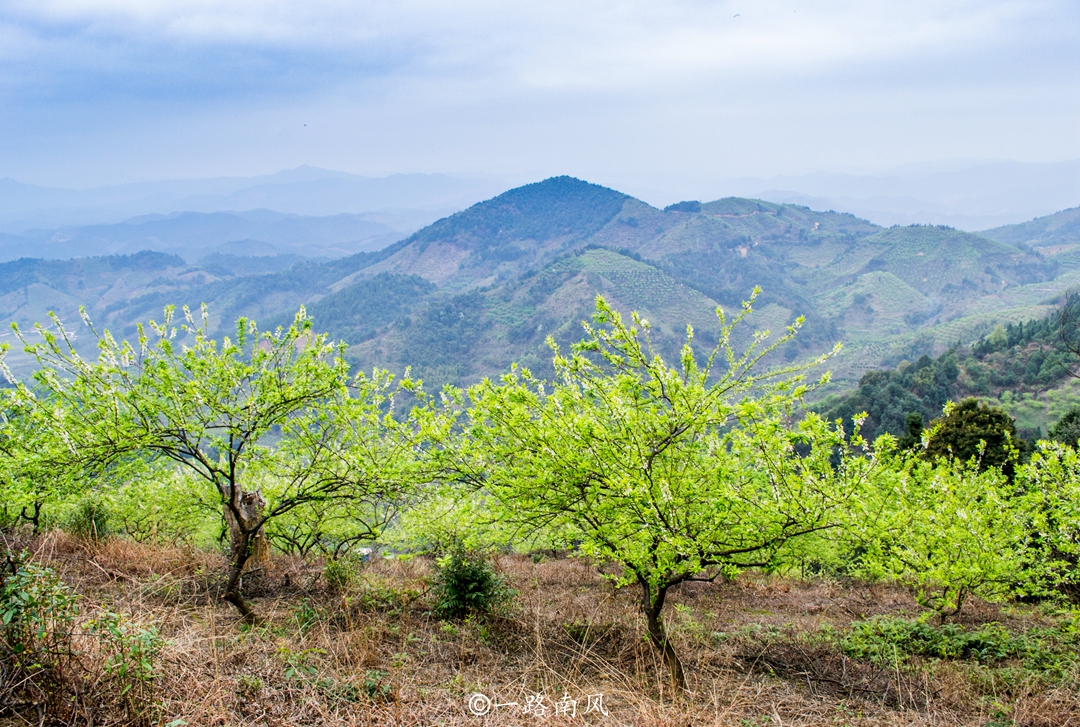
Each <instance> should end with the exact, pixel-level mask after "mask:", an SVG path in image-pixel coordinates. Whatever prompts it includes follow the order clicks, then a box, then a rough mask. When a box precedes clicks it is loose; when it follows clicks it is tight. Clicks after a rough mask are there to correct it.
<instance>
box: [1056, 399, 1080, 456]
mask: <svg viewBox="0 0 1080 727" xmlns="http://www.w3.org/2000/svg"><path fill="white" fill-rule="evenodd" d="M1049 434H1050V439H1052V440H1054V441H1055V442H1061V443H1062V444H1067V445H1069V446H1070V447H1074V448H1075V447H1076V443H1077V441H1080V407H1073V408H1072V409H1070V410H1069V411H1067V412H1065V414H1064V415H1062V417H1061V419H1058V421H1057V423H1056V424H1054V426H1052V427H1050V432H1049Z"/></svg>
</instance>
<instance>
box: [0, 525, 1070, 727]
mask: <svg viewBox="0 0 1080 727" xmlns="http://www.w3.org/2000/svg"><path fill="white" fill-rule="evenodd" d="M26 545H28V547H30V548H31V549H32V550H33V552H34V554H35V555H34V557H35V558H36V559H37V561H38V562H40V563H43V564H47V565H49V566H51V567H52V568H54V569H56V570H57V571H58V572H59V573H60V574H61V575H62V577H63V579H64V580H65V581H66V582H67V583H68V584H70V585H71V586H72V587H73V588H74V589H75V590H76V591H77V592H78V593H79V594H80V597H81V600H80V617H79V618H80V622H79V623H80V624H84V623H85V621H86V619H90V618H93V616H94V614H95V613H98V612H100V611H101V610H102V609H110V610H112V611H114V612H117V613H120V614H122V615H124V616H125V617H127V618H129V619H130V620H131V621H132V622H134V623H136V624H142V625H151V624H153V625H156V627H157V628H158V629H159V630H160V633H161V636H162V637H164V639H166V642H165V645H164V647H163V649H162V651H161V653H160V656H159V659H158V663H157V664H156V673H157V678H156V679H155V680H154V681H153V683H152V689H150V690H147V691H146V692H145V693H138V694H137V695H135V693H134V692H133V693H129V694H128V695H121V694H120V691H121V690H120V688H119V686H118V685H117V683H116V680H115V679H114V678H112V677H110V676H109V675H108V674H106V673H105V672H104V671H103V668H102V664H103V662H104V656H103V655H102V654H101V653H100V647H99V645H98V640H97V639H96V638H95V637H94V636H92V635H91V634H90V633H89V632H88V631H87V630H86V629H79V628H77V629H76V633H77V635H76V638H75V647H76V653H77V656H76V657H75V658H74V659H73V660H72V662H71V663H70V664H69V665H68V666H67V668H66V669H65V671H64V674H63V675H62V678H61V679H60V680H59V682H58V683H59V686H57V687H56V688H57V690H58V692H59V696H58V698H57V699H56V700H54V703H52V704H51V705H49V706H48V707H42V708H38V707H34V706H32V705H23V706H22V707H16V708H9V709H8V710H7V713H8V716H6V717H0V725H2V726H3V727H8V726H9V725H11V726H14V725H39V724H40V725H44V724H78V725H94V726H101V725H110V724H135V723H142V724H153V725H172V726H173V727H179V725H182V724H187V725H235V726H239V725H272V726H278V725H282V726H285V725H386V726H388V727H412V726H416V727H420V726H427V725H454V726H461V727H466V726H468V727H510V726H513V725H517V726H520V727H527V726H529V725H553V726H555V727H558V726H559V725H634V726H641V727H652V726H655V727H661V726H664V727H667V726H670V727H675V726H677V725H678V726H680V727H682V726H687V725H732V726H734V727H765V726H766V725H776V726H777V727H780V726H784V727H795V726H796V725H853V726H854V725H863V726H867V727H869V726H870V725H911V726H915V725H993V726H995V727H1001V726H1003V725H1032V726H1034V725H1048V726H1049V725H1055V726H1064V725H1075V724H1080V691H1078V687H1077V684H1078V683H1080V679H1078V675H1077V674H1076V673H1075V669H1074V671H1073V672H1072V673H1070V674H1065V675H1064V676H1061V677H1059V678H1055V679H1047V678H1043V677H1039V676H1038V675H1033V674H1029V673H1027V672H1025V670H1024V669H1023V664H1016V663H1012V664H1010V663H1004V664H1001V663H998V664H995V665H993V666H992V667H991V666H988V665H986V664H980V663H979V662H978V661H975V660H961V659H952V660H948V659H946V660H932V659H923V658H921V657H919V658H917V657H912V658H911V659H910V660H908V661H907V662H905V663H904V665H903V668H900V667H895V668H894V667H879V666H875V665H874V664H873V663H871V662H869V661H864V660H858V659H853V658H849V657H847V656H845V655H844V654H843V652H842V651H841V650H840V649H839V648H838V647H837V645H836V643H835V641H836V637H835V634H836V633H842V632H843V631H844V629H846V628H847V627H848V625H849V624H850V623H852V622H853V621H856V620H861V619H864V618H867V617H870V616H873V615H877V614H888V615H907V616H912V617H914V616H915V615H917V614H918V613H919V609H918V607H917V606H916V605H915V603H914V602H913V601H912V599H911V597H910V596H909V595H908V593H907V592H906V591H904V590H903V589H900V588H898V587H893V586H889V585H883V584H864V583H859V582H851V581H838V580H835V579H817V580H799V579H793V578H781V577H773V576H763V575H757V574H743V575H742V576H740V577H739V578H738V580H737V581H734V582H728V583H717V584H704V583H692V584H684V585H683V586H682V587H681V588H679V589H676V591H675V592H674V593H673V594H671V596H669V601H668V603H669V605H668V607H667V610H666V615H667V622H668V625H669V629H670V631H671V632H672V633H673V635H674V639H675V641H676V644H677V648H678V650H679V652H680V654H681V655H682V658H683V660H684V663H685V667H686V672H687V679H688V687H689V693H688V694H686V695H684V696H676V695H673V694H672V693H671V691H670V688H669V687H668V685H667V683H666V672H665V670H664V669H663V668H662V666H661V665H660V664H659V663H658V659H657V656H656V654H655V652H654V650H653V649H652V647H651V646H650V644H649V643H648V642H647V641H646V634H645V629H644V620H643V618H642V617H641V615H640V613H639V611H638V607H637V600H636V595H637V594H636V591H634V590H633V589H624V590H621V591H615V590H614V589H613V588H612V586H611V584H610V583H608V582H606V581H605V580H603V579H602V578H601V577H600V576H599V575H598V573H597V571H596V569H595V568H591V567H589V566H588V565H587V564H586V563H583V562H580V561H578V560H574V559H565V558H562V559H560V558H548V559H545V560H541V561H540V562H534V561H535V560H536V559H531V558H529V557H526V556H503V557H501V558H500V559H499V561H498V567H499V569H500V570H501V571H502V572H503V573H504V574H506V575H507V576H509V577H510V578H511V579H512V581H513V585H514V588H515V589H516V590H517V595H516V597H515V598H514V600H513V603H512V605H511V606H510V607H509V608H508V609H507V610H506V611H505V613H503V614H501V615H499V616H494V617H489V618H485V619H481V620H466V621H465V622H454V623H451V622H447V621H440V620H439V619H437V618H435V617H434V616H432V615H431V613H430V598H429V594H428V593H427V588H428V585H427V583H428V581H427V577H428V575H429V572H430V568H431V562H430V561H429V560H427V559H425V558H414V559H411V560H400V559H389V560H384V559H379V558H376V559H374V560H373V561H372V562H370V563H368V564H366V565H364V566H363V568H362V569H361V570H359V572H358V574H357V577H356V579H355V581H354V582H353V583H352V584H350V585H348V586H345V587H342V588H337V589H335V588H331V587H330V586H329V585H328V584H327V583H326V581H325V578H323V576H322V569H321V564H320V563H318V562H308V561H302V560H299V559H293V558H286V557H282V556H274V557H273V558H272V560H271V561H270V563H269V564H268V565H267V566H266V568H265V569H264V570H263V571H262V572H255V573H252V574H250V575H249V576H247V582H246V583H245V589H246V591H247V593H248V594H250V595H251V596H252V600H253V602H254V603H255V605H256V606H257V608H258V609H259V610H260V611H261V613H262V614H263V615H264V616H265V617H266V623H265V624H264V625H261V626H258V627H255V628H253V629H247V628H242V627H241V625H240V623H239V621H238V619H237V617H236V614H235V612H234V611H233V610H232V609H231V607H230V606H228V605H227V604H225V603H223V602H222V601H221V600H220V598H219V594H218V588H219V586H220V584H221V582H222V572H223V569H224V566H225V562H224V559H223V558H222V557H221V556H219V555H216V554H213V553H207V552H203V551H198V550H191V549H182V548H168V547H160V546H150V545H140V544H137V543H134V542H131V541H126V540H109V541H105V542H101V543H86V542H82V541H79V540H77V539H75V538H72V537H70V536H66V535H64V534H62V533H53V534H51V535H49V536H46V537H44V538H41V539H39V540H36V541H33V542H29V543H27V544H26ZM1053 618H1054V616H1053V615H1052V614H1051V613H1050V612H1049V611H1048V610H1047V609H1046V608H1045V607H1038V606H1022V605H1012V606H1000V605H995V604H988V603H982V602H978V601H976V602H974V603H972V604H971V605H970V607H969V608H968V609H967V611H966V614H965V616H964V624H965V625H967V626H969V627H976V626H978V625H981V624H985V623H989V622H998V623H1001V624H1002V625H1004V626H1005V627H1007V628H1009V629H1010V630H1013V629H1016V630H1023V629H1026V628H1034V627H1037V626H1039V625H1045V624H1048V623H1051V621H1052V619H1053ZM830 634H832V636H830ZM1018 675H1019V676H1018ZM474 693H482V694H484V695H486V696H487V697H489V698H494V699H496V700H497V701H498V702H499V703H512V702H516V703H518V705H519V707H502V708H498V709H496V708H492V709H491V711H490V712H489V713H488V714H486V715H483V716H477V715H475V714H473V713H471V712H470V711H469V708H468V702H469V698H470V696H471V695H472V694H474ZM537 694H539V695H542V696H543V704H544V705H545V706H546V707H547V712H546V714H543V715H540V714H535V713H523V712H522V710H521V706H522V705H525V704H526V703H527V700H528V699H529V698H530V697H534V696H535V695H537ZM599 694H602V695H603V707H604V709H605V711H607V713H608V714H607V715H606V716H605V715H603V714H600V713H598V712H597V711H595V709H594V711H593V712H591V713H590V714H587V715H586V714H583V712H584V711H585V708H586V707H587V701H588V700H587V696H588V695H599ZM133 695H134V696H133ZM564 695H568V696H569V697H570V698H573V699H576V700H577V702H578V703H577V713H576V715H575V716H572V717H571V716H567V715H558V716H556V715H554V714H553V711H552V710H553V707H554V706H555V704H554V703H555V702H556V700H558V699H559V698H561V697H563V696H564Z"/></svg>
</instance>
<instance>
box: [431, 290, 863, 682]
mask: <svg viewBox="0 0 1080 727" xmlns="http://www.w3.org/2000/svg"><path fill="white" fill-rule="evenodd" d="M755 295H756V291H755ZM751 302H752V299H751ZM751 302H748V303H745V304H744V307H743V310H742V311H741V313H740V314H739V315H738V316H737V317H736V318H735V319H734V320H733V321H730V322H729V321H728V319H727V318H725V316H724V314H723V312H722V311H721V310H719V309H718V311H717V313H718V316H719V319H720V327H721V331H722V333H721V338H720V342H719V345H718V346H717V347H716V348H715V349H713V350H712V351H711V352H710V353H707V354H706V355H705V356H704V357H702V358H699V354H698V352H695V351H694V349H693V347H692V343H693V331H692V330H689V329H688V335H687V341H686V344H685V345H684V346H683V348H682V351H681V357H680V360H679V361H678V363H677V364H676V365H674V366H671V365H668V364H667V363H666V362H665V361H664V360H663V359H662V358H661V357H660V356H659V355H657V354H656V353H655V351H654V350H653V348H652V345H651V342H650V339H649V325H648V323H647V322H646V321H644V320H642V319H641V318H640V317H639V316H638V315H637V314H634V315H633V323H632V325H627V324H626V323H624V322H623V320H622V318H621V316H620V315H619V313H618V312H616V311H615V310H614V309H613V308H612V307H611V306H610V305H609V304H608V303H607V302H605V301H604V299H603V298H597V311H596V315H595V318H594V319H595V322H596V326H595V327H594V326H590V325H588V324H585V330H586V334H587V335H586V339H585V340H584V341H582V342H581V343H579V344H576V345H575V346H574V348H573V351H572V353H571V355H569V356H564V355H562V354H561V353H560V352H559V350H558V348H557V347H556V346H555V344H554V342H553V341H549V344H550V345H552V347H553V348H555V359H554V366H555V371H556V380H555V381H554V383H550V384H549V383H545V382H543V381H540V380H538V379H536V378H534V377H533V375H532V374H531V373H530V372H529V371H527V370H525V369H521V368H513V369H512V370H511V372H510V373H509V374H507V375H506V376H504V377H503V378H502V380H501V382H500V383H496V382H492V381H490V380H485V381H484V382H482V383H480V384H478V385H476V386H474V387H472V388H470V389H469V391H468V394H467V397H466V399H467V401H468V402H469V403H471V407H470V408H468V409H467V410H466V413H465V419H464V424H465V426H464V428H465V430H466V434H467V437H468V438H469V440H470V442H471V444H467V445H456V446H453V445H452V446H450V447H447V448H446V450H447V456H448V457H450V459H451V460H452V461H451V462H450V463H449V466H450V468H451V469H452V470H453V471H454V472H455V473H456V475H457V476H459V477H461V478H462V479H463V480H464V481H466V482H468V483H469V484H471V485H472V486H473V487H475V488H476V490H477V492H478V493H479V494H480V497H481V498H482V499H483V500H484V501H485V502H486V503H489V506H490V507H492V508H493V510H494V511H495V512H496V513H497V517H498V518H499V519H500V520H501V521H502V522H503V524H505V525H510V526H513V527H517V528H518V529H519V530H520V531H521V532H522V533H535V532H537V531H547V532H549V533H550V532H554V533H558V534H560V535H561V536H562V537H563V538H564V539H565V542H566V543H567V544H569V543H576V544H577V545H578V546H579V548H580V551H581V552H582V553H583V554H585V555H587V556H591V557H592V558H594V559H595V560H596V561H597V562H598V563H599V564H609V566H610V565H611V564H616V565H617V566H618V569H617V572H616V573H615V574H609V576H608V577H610V578H612V579H614V580H615V581H616V583H617V584H618V585H620V586H624V585H631V584H635V585H636V586H637V587H638V588H640V594H641V595H640V598H641V607H642V610H643V612H644V615H645V618H646V621H647V626H648V633H649V638H650V640H651V641H652V643H653V645H654V646H655V647H656V648H657V649H658V651H659V652H660V653H661V655H662V658H663V660H664V662H665V664H666V666H667V668H668V670H669V672H670V677H671V681H672V683H673V685H674V686H676V688H678V689H681V688H683V687H684V684H685V681H684V675H683V667H682V664H681V662H680V660H679V657H678V655H677V653H676V651H675V648H674V646H673V645H672V643H671V641H670V640H669V638H668V635H667V632H666V630H665V627H664V621H663V617H662V612H663V608H664V602H665V599H666V596H667V594H668V591H669V589H670V588H671V587H672V586H675V585H676V584H679V583H682V582H684V581H693V580H707V581H712V580H714V579H715V578H717V577H718V576H720V575H727V576H731V575H733V574H734V573H736V572H737V571H738V570H739V569H741V568H751V567H772V566H776V565H777V564H778V562H779V561H778V558H779V557H780V554H781V552H782V549H783V546H784V545H785V543H787V542H788V541H789V540H790V539H791V538H795V537H797V536H800V535H804V534H808V533H813V532H816V531H821V530H823V529H825V528H829V527H831V526H833V525H835V524H837V523H838V522H840V520H841V519H842V513H843V509H844V503H845V502H846V501H847V500H848V498H850V497H851V496H852V494H853V493H854V492H855V491H856V490H857V489H858V488H859V486H860V484H861V482H862V480H863V479H864V478H865V477H866V475H867V473H868V472H869V471H870V470H871V469H872V468H873V466H874V458H873V456H872V455H871V456H870V457H862V456H858V457H851V456H849V455H848V451H849V450H848V448H847V447H848V445H846V444H845V441H844V436H843V433H842V432H840V431H838V430H837V429H835V428H834V427H832V426H830V425H829V424H828V423H827V422H825V421H823V420H822V419H821V418H820V417H818V416H816V415H814V414H808V415H807V416H805V417H804V418H802V419H801V421H800V422H799V424H797V425H795V424H792V415H794V414H796V413H798V412H799V406H800V403H801V399H802V397H803V395H804V394H805V392H806V391H807V385H806V384H804V383H803V382H802V381H801V378H800V376H798V375H797V374H798V372H799V371H800V369H797V368H794V367H789V368H785V369H780V370H775V371H771V372H760V373H758V372H755V370H754V368H755V365H756V364H758V363H759V362H760V361H761V358H762V357H763V356H765V355H767V354H768V353H770V352H771V351H772V350H774V348H775V347H776V346H777V345H779V344H781V343H783V342H785V341H787V340H789V339H790V338H791V337H792V336H793V335H794V333H795V331H796V329H797V328H798V326H799V325H800V324H801V321H797V322H796V323H795V324H794V325H793V326H791V327H790V328H789V329H788V332H787V335H785V336H783V337H781V338H780V339H779V340H778V341H777V342H776V343H775V344H773V345H771V346H769V345H766V343H767V342H766V337H767V335H768V334H767V332H766V333H758V334H756V335H755V337H754V339H753V343H752V344H751V345H750V346H749V349H748V350H747V351H745V352H742V353H736V352H735V351H734V350H733V348H732V344H731V340H732V339H731V336H732V331H733V329H734V328H735V326H736V325H737V324H738V323H739V322H740V321H741V320H742V319H743V317H744V316H745V315H746V314H747V313H749V312H750V310H751ZM464 401H465V400H464V399H463V400H462V403H464ZM854 445H855V446H856V447H858V446H860V445H861V440H860V439H859V438H858V437H857V436H856V437H855V438H854ZM838 452H839V462H838V464H837V463H835V461H834V458H835V457H836V456H837V453H838Z"/></svg>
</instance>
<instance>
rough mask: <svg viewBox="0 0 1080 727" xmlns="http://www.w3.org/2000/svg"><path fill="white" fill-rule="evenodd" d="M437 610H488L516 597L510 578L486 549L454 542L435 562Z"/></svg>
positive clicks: (458, 613)
mask: <svg viewBox="0 0 1080 727" xmlns="http://www.w3.org/2000/svg"><path fill="white" fill-rule="evenodd" d="M435 566H436V567H435V575H434V578H433V582H432V588H433V591H434V595H435V608H434V612H435V614H436V615H437V616H439V617H441V618H464V617H466V616H469V615H472V614H487V613H490V612H491V611H492V610H494V609H495V608H497V607H498V606H501V605H503V604H504V603H506V602H507V601H509V600H510V599H511V598H513V595H514V591H513V589H512V588H510V586H509V584H508V582H507V579H506V578H505V577H503V576H502V575H500V574H499V573H498V571H496V570H495V566H494V565H493V564H492V562H491V559H490V558H489V557H488V556H487V555H486V554H485V553H483V552H479V551H475V550H472V551H470V550H466V549H465V547H464V546H463V545H461V544H460V543H456V544H454V545H453V546H452V547H451V548H450V550H449V551H448V552H446V553H444V554H443V555H442V556H440V557H439V559H438V560H437V561H436V563H435Z"/></svg>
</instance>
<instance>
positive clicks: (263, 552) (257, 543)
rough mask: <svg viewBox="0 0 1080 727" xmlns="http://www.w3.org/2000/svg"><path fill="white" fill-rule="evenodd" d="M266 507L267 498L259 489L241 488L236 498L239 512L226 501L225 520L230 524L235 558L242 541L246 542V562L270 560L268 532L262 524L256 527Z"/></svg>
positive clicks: (230, 540) (230, 538)
mask: <svg viewBox="0 0 1080 727" xmlns="http://www.w3.org/2000/svg"><path fill="white" fill-rule="evenodd" d="M238 489H239V488H238ZM265 507H266V500H265V499H263V496H262V493H261V492H259V491H258V490H256V491H255V492H244V491H243V490H239V496H238V497H237V498H236V510H237V512H234V511H233V508H231V507H230V506H229V503H225V522H226V523H228V525H229V542H230V544H231V545H232V552H233V553H234V558H233V560H235V553H237V552H238V550H239V549H240V544H241V542H245V543H246V544H245V545H244V546H243V547H244V550H245V552H246V554H247V558H246V560H245V563H247V562H254V563H265V562H266V561H267V560H269V558H270V543H269V542H268V541H267V540H266V533H265V532H264V531H263V528H262V526H259V527H258V528H257V529H256V525H257V523H258V522H259V520H260V519H261V518H262V514H263V509H264V508H265ZM238 514H239V518H238V517H237V515H238Z"/></svg>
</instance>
